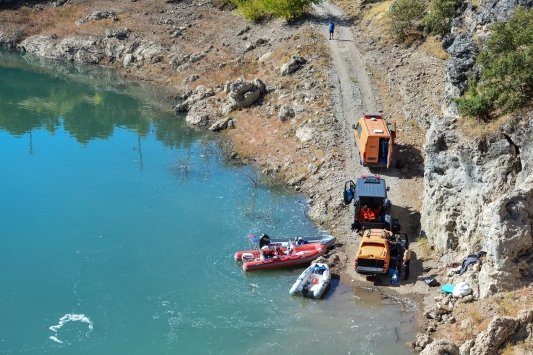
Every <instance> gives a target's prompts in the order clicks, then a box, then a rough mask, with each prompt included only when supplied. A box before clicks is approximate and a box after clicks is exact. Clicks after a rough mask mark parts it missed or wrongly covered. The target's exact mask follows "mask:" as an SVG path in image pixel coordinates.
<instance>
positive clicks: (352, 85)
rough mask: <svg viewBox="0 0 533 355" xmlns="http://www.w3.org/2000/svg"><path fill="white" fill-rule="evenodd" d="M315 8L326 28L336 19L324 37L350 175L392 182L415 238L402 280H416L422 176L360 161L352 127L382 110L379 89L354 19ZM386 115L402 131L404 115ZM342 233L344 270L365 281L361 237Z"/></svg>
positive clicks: (399, 214)
mask: <svg viewBox="0 0 533 355" xmlns="http://www.w3.org/2000/svg"><path fill="white" fill-rule="evenodd" d="M314 9H315V12H316V13H317V15H318V17H319V18H320V19H321V22H320V25H321V26H323V28H324V29H323V31H324V33H326V32H327V22H328V21H329V19H331V18H332V19H333V20H334V22H335V24H336V27H335V35H334V39H333V40H329V39H327V37H326V36H325V37H324V38H325V41H327V42H328V45H329V48H330V54H331V57H332V65H333V72H332V75H333V82H334V83H335V89H334V95H333V97H334V107H335V113H336V115H337V118H338V119H339V120H340V121H341V122H343V130H344V132H343V136H344V137H345V140H344V142H343V145H344V149H345V152H346V158H347V159H346V162H347V163H346V165H345V177H346V180H350V179H355V178H356V177H358V176H360V175H365V174H367V175H368V174H379V175H381V176H383V177H384V178H385V179H386V183H387V185H388V186H389V187H390V191H389V198H390V200H391V201H392V203H393V209H392V214H393V216H394V218H399V219H400V222H401V224H402V231H404V232H406V233H408V235H409V237H410V239H411V241H413V243H412V244H411V248H412V249H413V251H414V253H415V258H414V260H413V262H412V264H411V265H412V270H411V276H410V279H409V280H408V281H404V283H405V284H406V285H407V283H409V284H410V285H414V284H415V282H416V277H417V274H419V273H420V271H421V263H420V262H419V261H418V260H417V259H416V254H417V253H418V245H417V243H416V238H415V237H416V236H417V235H418V232H419V225H420V220H419V210H420V204H421V196H422V187H423V185H422V177H421V176H420V175H419V174H414V173H410V172H405V171H401V170H398V169H396V168H391V169H390V170H384V169H380V170H374V169H372V170H369V169H368V168H365V167H363V166H361V165H360V164H359V160H358V159H357V152H356V150H357V148H356V146H355V144H354V138H353V131H352V128H351V127H352V125H353V124H354V123H355V121H356V119H357V118H358V117H360V116H361V115H362V114H363V113H373V112H377V111H379V110H381V103H380V102H381V100H380V98H379V97H378V94H377V92H375V91H374V90H373V89H372V88H373V85H372V81H371V80H370V78H369V75H368V74H367V70H366V65H365V61H364V57H363V55H362V54H361V52H360V50H359V49H358V46H357V41H356V38H355V36H354V35H353V31H352V28H353V23H352V22H351V21H350V20H349V19H347V18H345V17H344V16H343V13H342V12H341V11H340V10H339V9H338V8H336V7H335V6H333V5H332V4H331V3H329V2H323V3H322V4H320V5H319V6H315V8H314ZM383 115H384V117H385V118H386V119H392V120H393V121H396V122H397V124H398V126H399V129H398V131H399V134H401V132H402V128H401V125H402V118H401V117H390V115H387V112H383ZM397 159H398V158H397ZM402 159H404V157H402ZM339 185H342V182H340V184H339ZM339 187H340V186H339ZM352 218H353V207H350V208H349V209H346V213H344V214H343V223H346V227H347V228H349V225H350V223H351V222H352ZM344 237H345V240H343V242H344V243H345V251H344V252H345V253H346V257H347V259H348V261H347V264H346V273H347V275H348V276H349V277H351V278H354V279H356V280H357V281H366V280H365V279H364V278H362V277H360V276H359V275H356V274H355V273H354V272H353V271H352V267H353V265H352V263H351V259H352V257H353V254H354V253H355V251H356V248H357V243H356V238H357V237H356V235H355V233H351V234H350V233H348V232H347V233H346V235H345V236H344ZM341 238H342V236H341ZM395 290H399V291H400V292H401V293H410V292H416V290H414V289H413V287H405V288H396V289H395Z"/></svg>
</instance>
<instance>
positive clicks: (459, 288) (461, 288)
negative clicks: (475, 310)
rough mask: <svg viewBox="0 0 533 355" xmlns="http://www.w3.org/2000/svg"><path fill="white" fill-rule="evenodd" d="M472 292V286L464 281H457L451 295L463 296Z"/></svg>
mask: <svg viewBox="0 0 533 355" xmlns="http://www.w3.org/2000/svg"><path fill="white" fill-rule="evenodd" d="M471 293H472V288H471V287H470V286H469V285H468V284H467V283H466V282H459V283H458V284H457V285H455V287H454V288H453V291H452V295H453V297H464V296H467V295H469V294H471Z"/></svg>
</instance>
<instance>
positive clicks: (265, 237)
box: [259, 234, 270, 248]
mask: <svg viewBox="0 0 533 355" xmlns="http://www.w3.org/2000/svg"><path fill="white" fill-rule="evenodd" d="M269 244H270V237H269V236H268V235H266V234H261V238H260V239H259V248H262V247H264V246H265V245H269Z"/></svg>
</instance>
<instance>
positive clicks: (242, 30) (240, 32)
mask: <svg viewBox="0 0 533 355" xmlns="http://www.w3.org/2000/svg"><path fill="white" fill-rule="evenodd" d="M250 30H251V28H250V26H246V27H244V28H243V29H241V30H240V31H239V32H237V36H241V35H243V34H245V33H246V32H248V31H250Z"/></svg>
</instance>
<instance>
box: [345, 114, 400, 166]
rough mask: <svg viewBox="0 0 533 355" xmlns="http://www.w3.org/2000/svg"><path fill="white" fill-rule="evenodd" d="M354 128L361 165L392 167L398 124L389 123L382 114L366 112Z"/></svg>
mask: <svg viewBox="0 0 533 355" xmlns="http://www.w3.org/2000/svg"><path fill="white" fill-rule="evenodd" d="M353 129H354V137H355V143H356V145H357V148H358V150H359V162H360V163H361V165H363V166H374V167H383V168H390V166H391V164H392V157H393V155H392V153H393V148H394V140H395V139H396V124H395V123H394V124H390V123H387V122H386V121H385V120H384V119H383V117H382V116H381V115H380V114H364V115H363V117H361V118H359V120H358V121H357V123H356V124H355V125H353Z"/></svg>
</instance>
